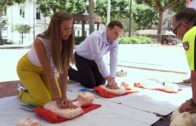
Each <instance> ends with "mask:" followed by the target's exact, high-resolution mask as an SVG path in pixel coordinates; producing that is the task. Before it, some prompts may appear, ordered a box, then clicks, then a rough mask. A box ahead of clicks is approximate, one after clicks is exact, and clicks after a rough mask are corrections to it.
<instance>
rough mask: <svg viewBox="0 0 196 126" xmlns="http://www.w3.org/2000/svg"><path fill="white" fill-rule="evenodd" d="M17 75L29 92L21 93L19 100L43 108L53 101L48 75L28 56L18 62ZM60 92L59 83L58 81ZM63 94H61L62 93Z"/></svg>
mask: <svg viewBox="0 0 196 126" xmlns="http://www.w3.org/2000/svg"><path fill="white" fill-rule="evenodd" d="M17 73H18V76H19V78H20V81H21V82H22V84H23V86H24V87H25V88H26V89H27V90H28V91H22V90H21V91H20V93H19V99H20V100H21V101H22V102H24V103H27V104H32V105H35V106H43V105H44V104H45V103H47V102H49V101H52V99H53V96H52V93H51V89H50V88H49V83H48V79H47V77H46V75H45V74H44V73H43V68H42V67H37V66H35V65H33V64H32V63H31V62H30V61H29V59H28V56H27V54H26V55H24V56H23V57H22V58H21V59H20V60H19V62H18V65H17ZM56 82H57V83H56V84H57V87H58V90H59V92H60V88H59V84H58V81H57V80H56ZM60 94H61V93H60Z"/></svg>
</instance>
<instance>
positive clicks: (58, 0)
mask: <svg viewBox="0 0 196 126" xmlns="http://www.w3.org/2000/svg"><path fill="white" fill-rule="evenodd" d="M37 5H38V8H39V9H40V10H41V12H42V13H43V14H44V16H52V15H53V14H54V13H55V12H56V11H58V10H66V11H67V12H70V13H84V12H85V11H86V10H87V6H86V0H82V1H81V0H38V1H37Z"/></svg>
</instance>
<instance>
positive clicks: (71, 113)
mask: <svg viewBox="0 0 196 126" xmlns="http://www.w3.org/2000/svg"><path fill="white" fill-rule="evenodd" d="M93 99H94V96H93V94H92V93H89V92H85V93H81V94H80V95H78V98H77V99H76V100H75V101H73V104H75V105H77V106H78V107H77V108H75V109H70V108H64V109H63V108H59V107H58V106H57V104H56V101H51V102H48V103H46V104H45V105H44V109H46V110H50V111H52V112H53V113H55V114H56V115H58V116H60V117H63V118H65V119H71V118H74V117H77V116H79V115H81V114H83V110H82V108H81V107H82V106H88V105H90V104H91V103H92V102H93Z"/></svg>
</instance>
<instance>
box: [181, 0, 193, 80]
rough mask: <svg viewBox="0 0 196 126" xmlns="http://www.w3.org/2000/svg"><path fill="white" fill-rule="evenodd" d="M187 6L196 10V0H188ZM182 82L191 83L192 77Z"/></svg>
mask: <svg viewBox="0 0 196 126" xmlns="http://www.w3.org/2000/svg"><path fill="white" fill-rule="evenodd" d="M185 6H186V7H188V8H193V9H195V10H196V0H186V3H185ZM182 82H183V83H190V82H191V78H190V77H189V78H188V79H185V80H183V81H182Z"/></svg>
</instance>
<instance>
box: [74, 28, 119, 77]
mask: <svg viewBox="0 0 196 126" xmlns="http://www.w3.org/2000/svg"><path fill="white" fill-rule="evenodd" d="M108 52H110V73H109V72H108V70H107V67H106V64H105V63H104V61H103V56H104V55H105V54H107V53H108ZM76 53H77V54H78V55H79V56H82V57H84V58H86V59H88V60H94V61H95V63H96V64H97V66H98V69H99V71H100V73H101V74H102V76H103V77H107V76H111V77H115V74H116V68H117V55H118V42H117V41H115V42H108V40H107V35H106V31H105V30H104V31H95V32H93V33H91V34H90V35H89V36H88V37H86V39H85V40H84V41H83V42H82V43H80V44H79V45H78V46H77V47H76Z"/></svg>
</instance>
